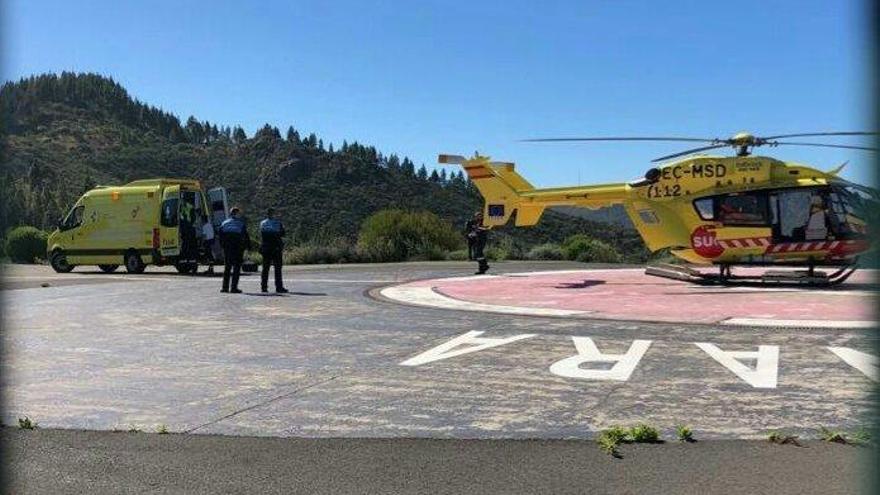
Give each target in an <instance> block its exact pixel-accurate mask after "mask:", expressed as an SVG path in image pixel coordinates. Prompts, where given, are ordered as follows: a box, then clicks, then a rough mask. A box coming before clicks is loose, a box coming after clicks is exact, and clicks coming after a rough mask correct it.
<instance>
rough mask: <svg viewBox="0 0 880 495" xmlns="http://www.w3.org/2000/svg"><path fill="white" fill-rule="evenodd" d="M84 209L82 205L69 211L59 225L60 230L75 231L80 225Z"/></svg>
mask: <svg viewBox="0 0 880 495" xmlns="http://www.w3.org/2000/svg"><path fill="white" fill-rule="evenodd" d="M85 208H86V207H85V206H84V205H79V206H77V207H75V208H74V209H72V210H70V213H68V214H67V218H65V219H64V222H63V223H62V224H61V227H62V230H70V229H75V228H77V227H79V226H80V225H82V221H83V212H84V211H85Z"/></svg>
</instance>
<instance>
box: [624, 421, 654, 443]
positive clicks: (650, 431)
mask: <svg viewBox="0 0 880 495" xmlns="http://www.w3.org/2000/svg"><path fill="white" fill-rule="evenodd" d="M629 438H630V439H631V440H632V441H633V442H635V443H657V442H659V441H660V432H659V431H657V428H654V427H653V426H648V425H646V424H644V423H640V424H637V425H636V426H633V427H632V428H630V430H629Z"/></svg>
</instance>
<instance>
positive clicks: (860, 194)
mask: <svg viewBox="0 0 880 495" xmlns="http://www.w3.org/2000/svg"><path fill="white" fill-rule="evenodd" d="M878 199H880V198H878V196H877V191H875V190H872V189H870V188H867V187H862V186H857V185H854V184H853V185H849V184H847V185H833V186H831V188H830V191H829V193H828V205H829V208H830V211H829V213H830V215H829V217H830V221H831V224H832V226H833V228H834V233H835V235H836V237H837V238H838V239H849V238H864V237H866V235H867V233H868V229H867V226H868V224H869V223H870V222H871V221H872V220H874V219H872V218H871V215H876V214H877V213H876V212H877V207H878V206H880V204H878Z"/></svg>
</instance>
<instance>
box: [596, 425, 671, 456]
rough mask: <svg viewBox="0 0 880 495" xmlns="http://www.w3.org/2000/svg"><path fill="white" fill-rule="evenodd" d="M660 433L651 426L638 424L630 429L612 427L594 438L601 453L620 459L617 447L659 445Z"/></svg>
mask: <svg viewBox="0 0 880 495" xmlns="http://www.w3.org/2000/svg"><path fill="white" fill-rule="evenodd" d="M660 442H661V440H660V432H659V431H658V430H657V428H654V427H653V426H649V425H646V424H644V423H640V424H638V425H636V426H634V427H632V428H630V429H626V428H621V427H620V426H612V427H611V428H608V429H606V430H602V432H601V433H599V436H598V437H597V438H596V443H597V444H599V448H600V449H602V451H603V452H607V453H608V454H610V455H612V456H614V457H618V458H620V457H621V455H620V452H619V451H618V450H617V447H619V446H620V444H622V443H660Z"/></svg>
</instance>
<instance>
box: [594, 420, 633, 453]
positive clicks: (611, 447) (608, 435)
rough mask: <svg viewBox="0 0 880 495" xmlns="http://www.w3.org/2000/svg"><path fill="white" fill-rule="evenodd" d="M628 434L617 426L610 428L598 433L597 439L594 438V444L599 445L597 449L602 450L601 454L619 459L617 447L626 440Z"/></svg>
mask: <svg viewBox="0 0 880 495" xmlns="http://www.w3.org/2000/svg"><path fill="white" fill-rule="evenodd" d="M628 437H629V432H627V431H626V430H625V429H623V428H621V427H619V426H612V427H611V428H608V429H607V430H602V432H601V433H599V437H598V438H596V443H597V444H599V448H600V449H602V451H603V452H606V453H607V454H609V455H611V456H613V457H620V452H618V451H617V447H618V446H619V445H620V444H621V443H623V442H625V441H627V440H628Z"/></svg>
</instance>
